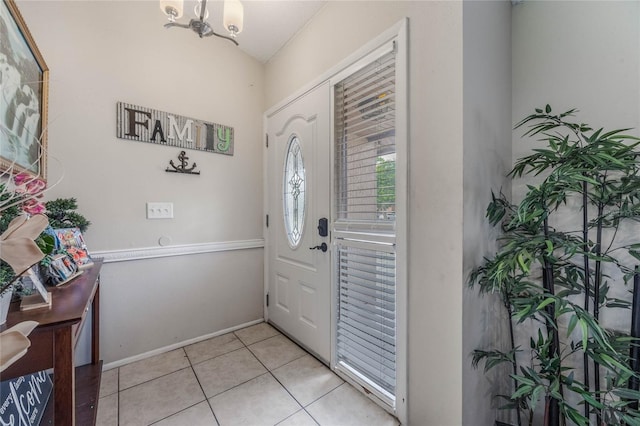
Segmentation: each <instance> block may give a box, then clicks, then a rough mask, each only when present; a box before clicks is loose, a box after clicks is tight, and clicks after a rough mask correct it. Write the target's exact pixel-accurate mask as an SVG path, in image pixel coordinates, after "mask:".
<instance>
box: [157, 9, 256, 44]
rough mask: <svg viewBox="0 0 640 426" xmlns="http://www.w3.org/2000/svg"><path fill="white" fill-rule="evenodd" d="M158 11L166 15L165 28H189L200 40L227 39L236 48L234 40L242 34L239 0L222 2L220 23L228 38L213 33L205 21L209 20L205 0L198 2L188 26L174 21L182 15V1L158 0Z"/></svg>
mask: <svg viewBox="0 0 640 426" xmlns="http://www.w3.org/2000/svg"><path fill="white" fill-rule="evenodd" d="M160 9H161V10H162V11H163V12H164V14H165V15H167V17H168V19H169V22H167V23H166V24H164V27H165V28H171V27H180V28H190V29H191V30H192V31H193V32H195V33H196V34H198V35H199V36H200V38H202V37H211V36H216V37H220V38H224V39H227V40H229V41H231V42H232V43H234V44H235V45H236V46H237V45H238V42H237V41H236V40H235V38H236V36H237V35H238V34H239V33H240V32H242V21H243V13H244V12H243V9H244V8H243V6H242V3H240V0H224V13H223V17H222V22H223V24H224V28H225V29H226V30H227V31H228V32H229V35H228V36H225V35H222V34H218V33H216V32H215V31H213V28H211V25H209V23H208V22H207V21H206V19H208V18H209V11H208V10H207V0H198V2H197V4H196V6H195V8H194V10H193V12H194V13H195V16H196V18H193V19H191V20H190V21H189V23H188V24H181V23H179V22H176V19H180V18H181V17H182V15H183V9H184V0H160Z"/></svg>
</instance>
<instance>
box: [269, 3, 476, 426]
mask: <svg viewBox="0 0 640 426" xmlns="http://www.w3.org/2000/svg"><path fill="white" fill-rule="evenodd" d="M404 17H409V45H410V53H409V61H410V69H409V74H410V77H409V92H410V94H409V97H410V123H411V124H410V131H409V134H410V141H409V195H408V197H409V216H410V219H409V235H410V237H409V252H410V255H409V260H408V261H409V289H408V290H409V313H408V315H409V319H408V320H409V349H408V352H409V355H408V356H409V359H408V370H409V371H408V375H409V378H408V380H409V391H408V394H409V401H408V405H409V421H408V424H413V425H459V424H461V422H462V414H461V413H462V398H461V396H462V378H461V367H460V366H461V363H462V357H461V354H462V281H463V279H462V3H461V2H404V1H403V2H329V3H328V4H327V6H325V7H324V8H323V9H322V10H321V11H320V12H319V13H318V14H317V15H316V16H315V17H314V19H313V20H312V21H311V22H310V23H309V24H308V25H307V26H306V27H305V28H304V30H303V31H302V32H301V33H299V34H298V35H297V37H296V38H295V39H293V40H291V41H290V42H289V43H288V44H287V45H286V46H285V47H284V48H283V49H282V50H281V51H280V52H279V53H278V55H276V57H274V58H273V59H272V60H271V61H270V62H269V63H268V64H267V66H266V78H265V86H266V87H267V96H266V99H267V105H269V106H272V105H274V104H275V103H277V102H279V101H281V100H282V99H284V98H286V97H288V96H290V95H292V94H293V93H294V92H295V91H296V90H298V89H300V88H301V87H303V86H304V85H305V84H307V83H309V82H310V81H312V80H314V79H315V78H317V77H319V76H320V75H321V74H322V73H323V72H325V71H327V70H328V69H330V68H332V67H333V66H334V65H336V64H337V63H338V62H340V61H341V60H342V59H344V58H346V57H347V56H348V55H349V54H350V53H352V52H354V51H356V50H357V49H358V48H360V47H361V46H362V45H364V44H366V43H367V42H368V41H370V40H371V39H373V38H374V37H375V36H377V35H379V34H380V33H382V32H383V31H384V30H385V29H387V28H389V27H391V26H392V25H393V24H394V23H396V22H398V21H399V20H400V19H401V18H404ZM431 40H433V43H431V42H429V41H431Z"/></svg>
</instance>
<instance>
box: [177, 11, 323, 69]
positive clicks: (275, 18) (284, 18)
mask: <svg viewBox="0 0 640 426" xmlns="http://www.w3.org/2000/svg"><path fill="white" fill-rule="evenodd" d="M241 2H242V5H243V6H244V29H243V31H242V33H240V34H239V35H238V38H237V39H236V40H237V41H238V43H240V49H242V50H243V51H244V52H246V53H247V54H249V55H251V56H253V57H254V58H256V59H257V60H259V61H260V62H266V61H268V60H269V59H270V58H271V57H272V56H273V55H274V54H275V53H276V52H278V50H280V48H282V46H284V45H285V44H286V43H287V41H289V39H291V37H293V36H294V35H295V34H296V33H297V32H298V31H299V30H300V29H301V28H302V27H303V26H304V25H305V24H306V23H307V21H309V19H311V17H312V16H313V15H315V14H316V12H318V10H320V9H321V8H322V6H324V5H325V3H327V2H326V1H317V0H241ZM195 4H196V2H195V0H190V1H185V2H184V16H183V17H182V18H181V19H180V21H181V22H188V21H189V19H191V18H193V17H194V13H193V8H194V6H195ZM223 4H224V2H223V1H222V0H209V1H208V2H207V9H209V19H208V20H207V21H208V22H209V24H211V26H212V27H213V29H214V31H216V32H218V33H220V34H223V35H227V32H226V31H224V30H223V29H222V11H223Z"/></svg>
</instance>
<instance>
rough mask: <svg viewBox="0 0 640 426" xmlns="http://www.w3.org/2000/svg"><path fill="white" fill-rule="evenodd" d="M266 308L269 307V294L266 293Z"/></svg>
mask: <svg viewBox="0 0 640 426" xmlns="http://www.w3.org/2000/svg"><path fill="white" fill-rule="evenodd" d="M267 307H269V293H267Z"/></svg>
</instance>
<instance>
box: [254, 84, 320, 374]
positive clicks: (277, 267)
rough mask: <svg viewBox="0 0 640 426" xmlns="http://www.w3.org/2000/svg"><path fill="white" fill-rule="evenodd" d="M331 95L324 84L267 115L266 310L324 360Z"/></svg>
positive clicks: (269, 317)
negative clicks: (322, 227) (323, 223)
mask: <svg viewBox="0 0 640 426" xmlns="http://www.w3.org/2000/svg"><path fill="white" fill-rule="evenodd" d="M330 93H331V92H330V87H329V84H323V85H321V86H319V87H317V88H315V89H314V90H312V91H311V92H308V93H306V94H305V95H303V96H301V97H300V98H298V99H296V100H295V101H293V102H292V103H290V104H288V105H287V106H286V107H284V108H283V109H280V110H278V111H277V112H275V113H274V114H273V115H271V116H268V117H267V134H268V136H267V137H268V148H267V200H268V201H267V204H268V205H267V214H268V216H269V219H268V220H269V223H268V228H267V235H266V238H267V241H266V245H267V253H268V254H267V263H268V264H267V270H268V276H267V279H268V307H267V315H268V319H269V321H270V322H272V323H273V324H275V325H276V326H277V327H278V328H280V329H281V330H283V331H284V332H285V333H287V334H288V335H289V336H291V337H292V338H293V339H295V340H296V341H297V342H298V343H300V344H302V345H303V346H304V347H305V348H306V349H307V350H308V351H309V352H311V353H313V354H314V355H316V356H318V357H319V358H320V359H322V360H324V361H325V362H326V363H329V362H330V359H331V340H330V339H331V337H330V336H331V333H330V326H331V317H330V315H331V299H330V295H331V256H330V253H331V246H330V243H329V235H328V228H329V225H328V224H326V225H324V226H325V229H326V232H321V229H319V228H320V227H321V226H320V222H321V219H325V220H329V218H330V213H331V209H330V188H329V186H330V183H329V182H330V181H329V179H330V170H331V167H330V149H331V144H330V133H329V132H330V117H329V112H330V105H331V99H330ZM321 234H324V236H323V235H321ZM323 243H324V244H325V246H322V244H323ZM323 249H326V251H323Z"/></svg>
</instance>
